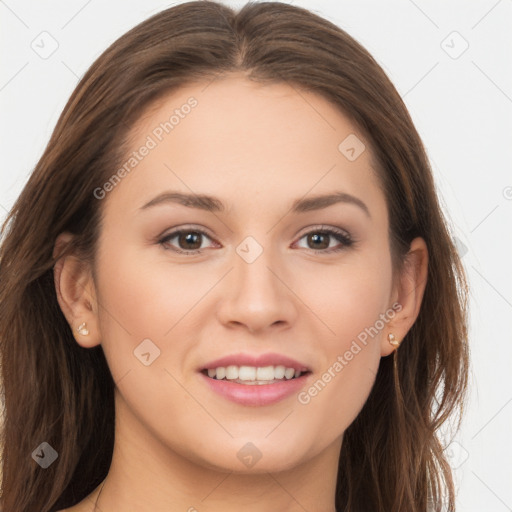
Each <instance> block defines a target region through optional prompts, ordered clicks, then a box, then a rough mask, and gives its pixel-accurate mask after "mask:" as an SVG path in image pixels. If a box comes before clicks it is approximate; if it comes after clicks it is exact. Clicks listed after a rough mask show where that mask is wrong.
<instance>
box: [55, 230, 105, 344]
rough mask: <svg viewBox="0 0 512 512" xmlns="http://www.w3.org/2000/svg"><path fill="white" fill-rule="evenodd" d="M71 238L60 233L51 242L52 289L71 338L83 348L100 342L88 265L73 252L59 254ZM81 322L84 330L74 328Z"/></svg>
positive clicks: (96, 310)
mask: <svg viewBox="0 0 512 512" xmlns="http://www.w3.org/2000/svg"><path fill="white" fill-rule="evenodd" d="M72 239H73V235H71V234H70V233H61V234H60V235H59V236H58V237H57V240H56V242H55V245H54V249H53V257H54V259H57V261H56V263H55V265H54V268H53V275H54V282H55V291H56V293H57V300H58V302H59V306H60V308H61V310H62V312H63V313H64V316H65V317H66V319H67V321H68V323H69V325H70V328H71V331H72V332H73V336H74V337H75V340H76V341H77V343H78V344H79V345H80V346H82V347H84V348H92V347H94V346H96V345H99V343H100V333H99V329H98V314H97V313H98V307H97V301H96V290H95V287H94V280H93V277H92V272H91V269H90V268H89V265H88V264H87V263H86V262H84V261H83V260H81V259H80V258H78V257H77V256H76V255H74V254H63V250H64V249H65V247H66V246H67V245H68V244H69V242H71V240H72ZM84 322H85V323H86V326H87V330H88V331H89V333H88V334H85V332H83V334H81V333H80V332H78V326H80V325H81V324H83V323H84Z"/></svg>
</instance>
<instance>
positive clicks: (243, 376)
mask: <svg viewBox="0 0 512 512" xmlns="http://www.w3.org/2000/svg"><path fill="white" fill-rule="evenodd" d="M238 378H239V379H240V380H255V379H256V368H254V366H240V369H239V370H238Z"/></svg>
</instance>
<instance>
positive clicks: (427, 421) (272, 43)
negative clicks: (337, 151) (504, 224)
mask: <svg viewBox="0 0 512 512" xmlns="http://www.w3.org/2000/svg"><path fill="white" fill-rule="evenodd" d="M240 71H242V72H244V73H245V74H246V75H247V77H248V78H249V79H251V80H256V81H259V82H262V83H276V82H287V83H288V84H290V85H292V86H293V87H295V88H297V89H303V90H307V91H312V92H314V93H317V94H319V95H322V96H323V97H325V98H327V99H328V100H330V101H331V102H332V104H333V105H334V106H335V107H337V108H339V109H340V111H342V112H343V113H344V114H345V115H346V116H348V117H349V118H350V119H351V120H352V121H353V122H354V123H355V124H356V125H357V126H358V128H359V129H360V131H361V133H362V134H364V135H365V136H366V137H367V140H368V141H369V142H370V144H371V148H372V150H373V153H374V155H375V159H376V168H377V170H378V174H379V178H380V180H381V184H382V188H383V191H384V193H385V196H386V200H387V205H388V210H389V219H390V230H389V233H390V242H391V247H392V253H393V266H394V270H395V269H400V268H401V267H400V266H401V264H402V262H403V256H404V254H405V253H406V252H407V250H408V247H409V243H410V242H411V240H412V239H413V238H414V237H417V236H421V237H423V238H424V240H425V241H426V243H427V247H428V251H429V264H428V265H429V267H428V282H427V284H426V290H425V294H424V297H423V303H422V306H421V309H420V313H419V316H418V318H417V320H416V322H415V323H414V325H413V327H412V328H411V329H410V331H409V332H408V334H407V336H406V338H405V340H404V341H403V342H402V345H401V347H400V349H399V350H398V351H395V352H394V354H393V356H391V357H385V358H383V359H382V360H381V363H380V367H379V370H378V374H377V377H376V382H375V385H374V386H373V389H372V391H371V393H370V395H369V397H368V400H367V402H366V404H365V405H364V407H363V409H362V411H361V412H360V414H359V415H358V417H357V419H356V420H355V421H354V422H353V423H352V424H351V425H350V427H349V428H348V429H347V430H346V431H345V434H344V439H343V445H342V449H341V453H340V458H339V471H338V481H337V492H336V507H337V510H338V511H347V512H349V511H350V512H390V511H393V512H427V510H435V511H440V510H441V504H442V502H444V503H445V504H446V503H448V509H449V510H454V509H455V493H454V484H453V480H452V473H451V471H452V470H451V468H450V465H449V462H448V461H447V459H446V457H445V455H444V453H443V445H442V443H441V441H440V439H439V435H438V434H439V432H438V429H439V427H440V426H441V425H442V424H443V423H444V422H445V421H446V420H447V419H448V418H449V417H452V415H456V416H457V418H459V421H458V423H457V428H459V427H460V420H461V414H462V405H463V403H464V401H465V399H466V398H465V394H466V392H467V374H468V366H469V351H468V346H467V341H466V338H467V293H468V292H467V284H466V278H465V274H464V270H463V267H462V265H461V262H460V259H459V256H458V254H457V251H456V248H455V246H454V243H453V241H452V238H451V236H450V230H449V227H448V225H447V223H446V221H445V219H444V217H443V214H442V212H441V210H440V206H439V203H438V199H437V197H436V191H435V186H434V182H433V177H432V173H431V169H430V165H429V162H428V159H427V156H426V153H425V150H424V147H423V144H422V142H421V140H420V137H419V135H418V133H417V131H416V129H415V128H414V126H413V123H412V120H411V118H410V116H409V114H408V112H407V109H406V107H405V105H404V103H403V101H402V99H401V98H400V96H399V94H398V93H397V91H396V90H395V88H394V86H393V85H392V83H391V82H390V80H389V79H388V78H387V76H386V74H385V73H384V71H383V70H382V69H381V67H380V66H379V65H378V64H377V63H376V61H375V60H374V59H373V58H372V57H371V55H370V54H369V53H368V52H367V51H366V50H365V49H364V48H363V47H362V46H361V45H360V44H358V43H357V42H356V41H355V40H354V39H353V38H351V37H350V36H349V35H348V34H347V33H346V32H344V31H343V30H342V29H340V28H339V27H337V26H336V25H334V24H332V23H330V22H329V21H327V20H325V19H323V18H322V17H320V16H318V15H316V14H313V13H311V12H309V11H308V10H306V9H304V8H300V7H295V6H291V5H288V4H284V3H279V2H260V3H249V4H247V5H245V6H244V7H242V8H241V10H239V11H234V10H232V9H231V8H228V7H226V6H224V5H222V4H219V3H215V2H210V1H193V2H187V3H184V4H181V5H177V6H175V7H172V8H169V9H166V10H164V11H162V12H160V13H158V14H156V15H154V16H152V17H151V18H149V19H147V20H146V21H144V22H143V23H141V24H140V25H138V26H136V27H135V28H133V29H132V30H130V31H129V32H127V33H126V34H125V35H123V36H122V37H121V38H120V39H118V40H117V41H115V42H114V43H113V44H112V46H110V47H109V48H108V49H107V50H106V51H105V52H104V53H103V54H102V55H101V56H100V57H99V58H98V59H97V60H96V61H95V62H94V63H93V65H92V66H91V68H90V69H89V70H88V71H87V73H86V74H85V75H84V76H83V78H82V79H81V80H80V83H79V84H78V86H77V87H76V89H75V91H74V92H73V94H72V95H71V97H70V99H69V101H68V103H67V105H66V107H65V108H64V111H63V112H62V114H61V116H60V118H59V120H58V122H57V125H56V127H55V129H54V131H53V134H52V136H51V138H50V141H49V143H48V146H47V147H46V149H45V151H44V153H43V155H42V157H41V158H40V160H39V161H38V163H37V165H36V167H35V169H34V170H33V172H32V174H31V176H30V179H29V180H28V182H27V184H26V186H25V188H24V189H23V191H22V193H21V194H20V196H19V198H18V199H17V201H16V203H15V204H14V206H13V208H12V210H11V211H10V213H9V215H8V217H7V219H6V221H5V223H4V225H3V227H2V232H1V233H2V244H1V248H0V343H1V352H0V354H1V365H2V366H1V369H2V378H3V392H4V399H5V406H4V407H5V411H4V425H3V430H2V449H3V453H2V461H3V474H2V497H1V503H2V506H3V509H2V510H3V512H34V511H38V512H49V511H55V510H59V509H61V508H65V507H69V506H71V505H74V504H76V503H77V502H79V501H80V500H82V499H83V498H84V497H85V496H87V495H88V494H89V493H90V492H92V490H94V489H95V487H96V486H97V485H98V484H99V483H100V482H101V481H102V480H103V479H104V478H105V476H106V474H107V472H108V469H109V465H110V461H111V457H112V451H113V443H114V382H113V380H112V377H111V374H110V371H109V368H108V365H107V363H106V360H105V357H104V354H103V351H102V349H101V346H97V347H95V348H93V349H84V348H82V347H80V346H79V345H78V344H77V343H76V341H75V340H74V338H73V335H72V332H71V330H70V327H69V325H68V323H67V321H66V319H65V317H64V315H63V314H62V312H61V310H60V308H59V305H58V302H57V298H56V292H55V286H54V280H53V266H54V264H55V261H56V258H54V257H53V255H52V252H53V247H54V243H55V240H56V238H57V236H58V235H59V234H60V233H62V232H64V231H67V232H70V233H72V234H74V235H75V237H74V238H73V241H72V243H71V244H70V245H69V247H68V248H67V251H75V252H77V253H79V254H80V255H81V257H82V258H84V260H87V261H89V262H91V263H93V262H94V255H95V250H96V242H97V239H98V230H99V229H100V222H99V221H100V214H101V211H100V206H101V204H102V202H101V201H98V200H97V199H96V197H95V196H94V193H93V191H94V190H95V189H96V188H97V187H101V186H102V184H104V183H105V181H106V179H108V177H109V176H110V175H111V174H112V170H115V169H118V168H119V165H121V162H122V161H123V152H124V151H125V149H126V147H127V144H126V142H127V140H128V134H129V133H130V132H129V129H130V127H133V125H134V124H135V123H136V121H137V120H138V119H139V118H140V116H141V115H142V114H143V113H144V112H145V111H146V109H147V108H149V107H150V106H151V105H153V104H156V103H155V102H156V101H157V100H159V99H162V98H163V97H164V96H166V95H168V94H169V93H170V92H171V91H173V90H176V89H178V88H180V87H183V86H184V85H186V84H187V82H191V81H194V80H205V79H213V78H215V77H216V76H220V75H224V74H226V73H231V72H240ZM340 142H341V141H340ZM456 413H457V414H456ZM43 442H47V443H48V444H49V445H50V446H51V447H53V448H54V449H55V451H56V452H57V453H58V459H57V461H56V462H55V463H54V464H51V465H50V466H49V467H48V468H46V469H42V468H41V467H40V466H39V465H38V464H36V463H35V462H34V460H33V457H32V454H33V452H34V450H35V449H36V448H38V447H39V446H40V445H41V443H43Z"/></svg>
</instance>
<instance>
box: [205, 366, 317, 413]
mask: <svg viewBox="0 0 512 512" xmlns="http://www.w3.org/2000/svg"><path fill="white" fill-rule="evenodd" d="M200 375H201V377H202V378H203V379H205V381H206V383H207V384H208V386H210V388H211V389H213V391H215V392H216V393H218V394H219V395H221V396H223V397H224V398H227V399H228V400H231V401H232V402H235V403H237V404H241V405H250V406H262V405H271V404H275V403H277V402H280V401H281V400H284V399H285V398H287V397H289V396H290V395H293V394H297V393H298V392H299V391H300V390H301V389H302V388H303V387H304V385H305V383H306V380H307V378H308V377H309V376H310V375H311V374H310V373H305V374H304V375H301V376H300V377H298V378H297V379H290V380H283V381H282V382H275V383H274V384H255V385H248V384H237V383H236V382H229V381H226V380H216V379H212V378H210V377H208V376H207V375H205V374H204V373H201V374H200Z"/></svg>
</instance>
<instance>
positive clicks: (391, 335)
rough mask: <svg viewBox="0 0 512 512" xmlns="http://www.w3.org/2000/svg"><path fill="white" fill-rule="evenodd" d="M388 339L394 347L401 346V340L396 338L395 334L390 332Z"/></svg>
mask: <svg viewBox="0 0 512 512" xmlns="http://www.w3.org/2000/svg"><path fill="white" fill-rule="evenodd" d="M388 341H389V343H390V345H393V347H395V348H398V347H399V346H400V342H399V341H398V340H397V339H396V338H395V335H394V334H391V333H390V334H388Z"/></svg>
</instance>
